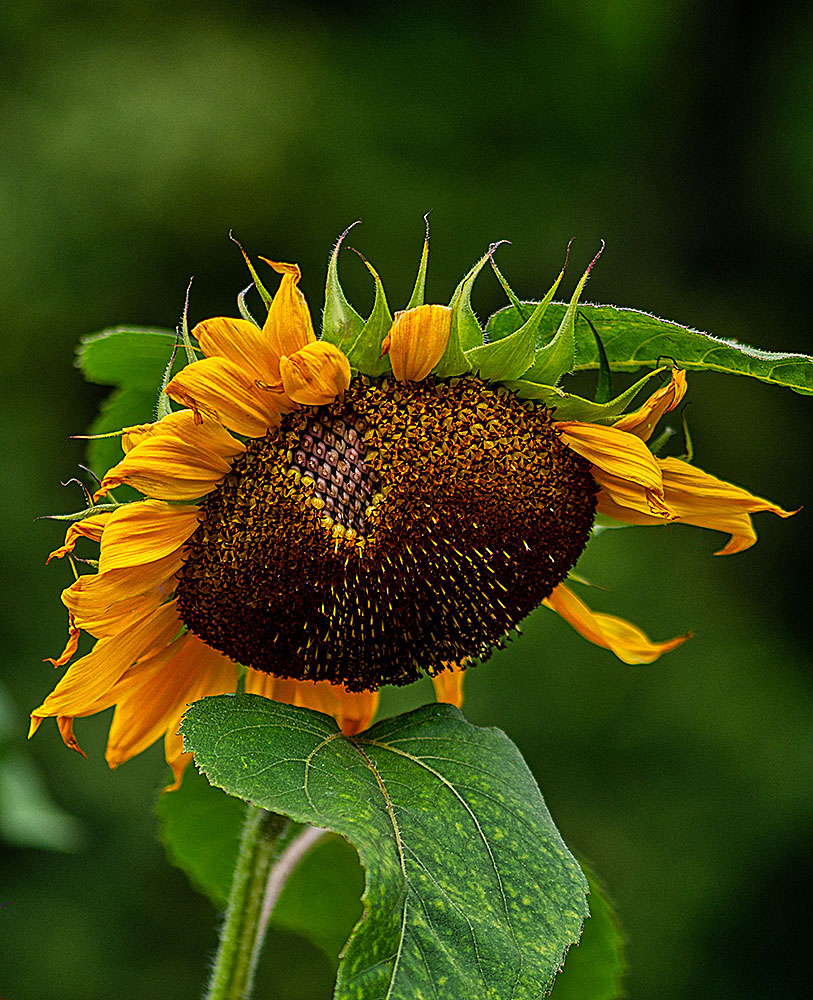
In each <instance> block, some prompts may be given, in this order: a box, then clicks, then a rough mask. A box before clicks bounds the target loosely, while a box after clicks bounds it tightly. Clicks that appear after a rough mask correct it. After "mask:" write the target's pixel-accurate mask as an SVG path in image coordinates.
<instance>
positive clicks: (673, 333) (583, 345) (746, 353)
mask: <svg viewBox="0 0 813 1000" xmlns="http://www.w3.org/2000/svg"><path fill="white" fill-rule="evenodd" d="M523 305H532V303H523ZM566 309H567V306H566V305H565V304H564V303H563V302H553V303H551V306H550V308H549V309H548V313H547V315H546V317H545V322H544V323H543V324H542V325H541V327H540V329H539V331H538V333H537V346H543V345H544V344H546V343H548V342H549V341H550V339H551V338H552V337H553V334H554V331H555V330H556V325H557V323H560V322H561V320H562V317H563V316H564V315H565V311H566ZM579 312H581V313H584V316H585V318H589V319H590V321H591V322H592V323H593V325H594V326H595V328H596V330H597V332H598V335H599V336H600V337H601V342H602V344H604V349H605V351H606V352H607V357H608V359H609V362H610V367H611V369H612V370H613V371H629V372H634V371H638V370H639V369H640V368H656V367H658V366H659V365H661V364H663V362H664V361H666V360H669V361H674V363H675V364H676V365H677V366H678V367H679V368H686V369H688V370H690V371H716V372H724V373H726V374H729V375H747V376H749V377H751V378H756V379H759V380H760V381H762V382H768V383H770V384H771V385H781V386H785V387H787V388H789V389H793V391H794V392H799V393H802V394H803V395H811V394H813V357H810V356H809V355H807V354H777V353H774V352H772V351H761V350H758V349H756V348H753V347H747V346H746V345H745V344H740V343H738V342H737V341H733V340H723V339H721V338H719V337H713V336H711V334H708V333H701V332H699V331H698V330H691V329H689V327H686V326H680V324H678V323H674V322H672V321H670V320H663V319H658V318H657V317H656V316H651V315H649V314H648V313H645V312H640V311H639V310H637V309H622V308H619V307H618V306H610V305H596V304H586V305H581V306H579ZM516 323H517V314H516V311H515V309H514V307H513V306H507V307H506V308H505V309H502V310H500V312H498V313H495V314H494V315H493V316H492V317H491V319H490V320H489V321H488V325H487V327H486V334H487V336H488V337H489V338H490V339H491V340H495V339H499V338H500V337H501V336H503V337H505V336H507V335H508V334H510V333H513V331H514V330H515V329H516ZM599 367H600V358H599V353H598V348H597V347H596V343H595V340H594V339H593V334H592V333H591V331H590V329H589V327H588V326H587V324H586V323H584V324H580V323H577V324H576V363H575V370H576V371H585V370H588V369H596V368H599ZM526 377H528V373H526Z"/></svg>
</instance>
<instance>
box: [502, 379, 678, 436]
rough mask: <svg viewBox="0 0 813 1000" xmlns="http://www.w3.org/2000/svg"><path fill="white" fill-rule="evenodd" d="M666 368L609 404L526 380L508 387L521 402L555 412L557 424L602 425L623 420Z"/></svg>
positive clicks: (634, 385) (507, 384)
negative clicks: (535, 403)
mask: <svg viewBox="0 0 813 1000" xmlns="http://www.w3.org/2000/svg"><path fill="white" fill-rule="evenodd" d="M664 370H665V369H663V368H656V369H654V371H651V372H647V374H646V375H644V377H643V378H640V379H638V381H637V382H635V383H634V384H633V385H631V386H630V387H629V389H626V390H625V391H624V392H622V393H621V394H620V395H619V396H616V397H615V399H611V400H610V401H609V403H596V402H594V401H593V400H592V399H583V398H582V397H581V396H574V395H573V394H571V393H569V392H564V391H563V390H562V389H557V388H556V387H555V386H552V385H538V384H537V383H536V382H528V381H527V380H526V379H520V380H515V381H510V382H506V383H505V384H506V386H507V387H508V388H509V389H511V390H512V392H515V393H516V394H517V395H518V396H519V397H520V399H536V400H539V402H541V403H544V404H545V406H549V407H550V408H551V409H553V410H556V419H557V420H584V421H588V422H590V423H601V422H602V421H604V420H612V419H614V418H615V417H618V416H620V415H621V414H622V413H623V412H624V411H625V410H626V409H627V408H628V407H629V405H630V403H632V401H633V399H634V398H635V397H636V396H637V395H638V393H639V392H640V391H641V390H642V389H643V388H644V386H645V385H646V384H647V382H649V380H650V379H651V378H654V376H655V375H657V374H658V373H659V372H662V371H664Z"/></svg>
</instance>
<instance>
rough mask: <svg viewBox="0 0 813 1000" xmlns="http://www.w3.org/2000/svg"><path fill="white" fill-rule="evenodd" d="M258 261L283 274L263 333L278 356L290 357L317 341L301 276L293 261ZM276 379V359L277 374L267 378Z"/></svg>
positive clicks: (270, 380)
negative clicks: (301, 284)
mask: <svg viewBox="0 0 813 1000" xmlns="http://www.w3.org/2000/svg"><path fill="white" fill-rule="evenodd" d="M261 260H264V261H265V262H266V264H270V265H271V267H273V268H274V270H275V271H276V272H277V273H278V274H281V275H282V281H281V282H280V285H279V288H278V289H277V294H276V295H275V296H274V299H273V301H272V303H271V308H270V309H269V310H268V317H267V319H266V321H265V325H264V326H263V331H262V332H263V334H264V335H265V337H266V338H267V343H268V345H269V347H270V349H271V351H272V352H273V353H274V355H275V356H276V358H277V359H279V358H289V357H290V356H291V355H292V354H296V352H297V351H300V350H301V349H302V348H303V347H305V346H306V345H307V344H312V343H313V342H314V341H315V340H316V334H315V333H314V332H313V321H312V320H311V314H310V310H309V309H308V304H307V302H306V301H305V296H304V295H303V294H302V292H300V290H299V288H298V287H297V285H298V284H299V279H300V278H301V276H302V275H301V272H300V270H299V267H298V265H296V264H281V263H276V262H275V261H273V260H266V258H265V257H262V258H261ZM278 379H279V363H278V362H277V375H276V376H275V377H272V378H270V379H268V381H269V382H275V381H277V380H278Z"/></svg>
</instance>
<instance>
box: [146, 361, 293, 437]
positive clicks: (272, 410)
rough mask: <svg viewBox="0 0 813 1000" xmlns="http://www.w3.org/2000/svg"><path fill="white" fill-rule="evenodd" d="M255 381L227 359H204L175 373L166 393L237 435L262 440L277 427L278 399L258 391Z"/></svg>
mask: <svg viewBox="0 0 813 1000" xmlns="http://www.w3.org/2000/svg"><path fill="white" fill-rule="evenodd" d="M258 381H261V380H260V379H258V378H256V377H255V376H254V375H253V374H251V373H248V372H246V371H245V370H244V369H242V368H240V367H239V366H238V365H236V364H235V363H234V362H233V361H230V360H228V358H204V359H203V360H202V361H195V362H194V363H193V364H191V365H187V367H186V368H184V369H183V370H182V371H180V372H178V374H177V375H176V376H175V378H174V379H173V380H172V381H171V382H170V383H169V385H168V386H167V389H166V392H167V395H168V396H169V397H170V398H172V399H174V400H176V401H177V402H179V403H182V404H183V405H184V406H188V407H189V408H190V409H191V410H194V411H195V412H196V413H201V412H202V413H206V414H209V415H210V416H213V417H214V418H215V419H216V420H218V421H219V422H220V423H221V424H223V426H224V427H228V429H229V430H231V431H234V432H235V433H237V434H245V435H246V436H247V437H262V436H263V435H264V434H266V433H268V431H269V429H270V428H271V427H276V426H277V425H278V424H279V419H280V410H279V407H278V406H277V405H276V399H277V397H275V396H274V395H273V394H271V393H269V392H264V391H263V390H262V389H260V388H259V387H258V385H257V383H258Z"/></svg>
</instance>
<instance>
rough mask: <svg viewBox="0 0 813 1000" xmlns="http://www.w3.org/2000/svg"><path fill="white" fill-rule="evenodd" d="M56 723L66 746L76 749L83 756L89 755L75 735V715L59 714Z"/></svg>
mask: <svg viewBox="0 0 813 1000" xmlns="http://www.w3.org/2000/svg"><path fill="white" fill-rule="evenodd" d="M56 724H57V728H58V729H59V735H60V736H61V737H62V742H63V743H64V744H65V746H66V747H68V749H69V750H75V751H76V752H77V753H78V754H81V755H82V756H83V757H87V754H86V753H85V751H84V750H83V749H82V748H81V747H80V746H79V743H78V742H77V739H76V737H75V736H74V735H73V717H72V716H70V715H58V716H57V720H56Z"/></svg>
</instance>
